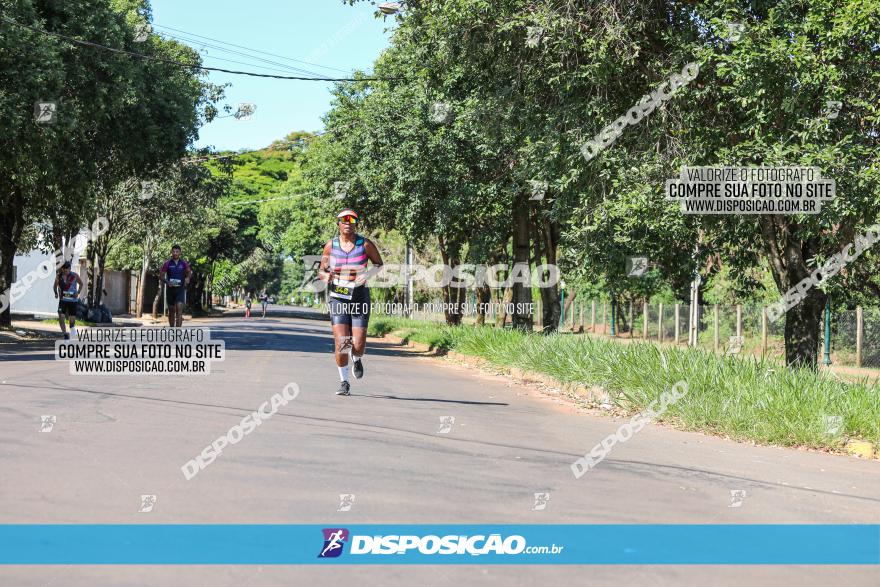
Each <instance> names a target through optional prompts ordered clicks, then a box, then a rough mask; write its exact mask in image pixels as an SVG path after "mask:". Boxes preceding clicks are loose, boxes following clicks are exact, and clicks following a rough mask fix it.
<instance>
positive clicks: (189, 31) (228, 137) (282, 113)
mask: <svg viewBox="0 0 880 587" xmlns="http://www.w3.org/2000/svg"><path fill="white" fill-rule="evenodd" d="M152 9H153V32H155V33H158V34H161V35H162V36H164V37H170V36H171V35H174V36H175V37H178V40H181V38H186V39H187V40H184V42H186V43H187V44H188V45H190V46H192V47H193V48H195V49H197V50H199V51H200V52H202V59H203V63H204V65H206V66H215V67H223V68H226V69H237V70H246V71H255V72H260V73H275V74H279V75H294V76H296V75H299V76H312V75H314V74H319V76H320V77H347V73H348V74H350V72H351V71H352V70H353V69H361V70H365V71H372V63H373V61H374V60H375V59H376V57H378V56H379V54H380V53H381V51H382V50H383V49H384V48H385V47H387V46H388V39H389V37H390V32H386V29H390V28H391V27H393V26H394V20H393V17H389V18H388V19H387V20H385V21H383V20H382V19H381V18H379V19H376V18H374V14H375V13H376V9H375V7H374V6H373V5H371V4H369V3H366V2H359V3H357V4H355V5H354V6H348V5H345V4H343V3H342V1H341V0H312V1H308V2H307V1H305V0H272V1H270V0H246V1H238V2H233V1H231V0H210V1H209V0H152ZM172 29H177V30H172ZM180 31H185V33H183V32H180ZM192 35H200V36H201V37H210V38H212V39H217V40H220V41H223V42H225V43H233V44H235V45H241V46H243V47H247V48H248V49H255V50H259V51H265V52H268V53H274V54H277V55H280V56H282V57H286V58H290V59H297V60H301V61H308V62H311V63H313V64H317V65H320V66H324V67H326V68H335V69H325V68H321V67H316V66H315V65H306V64H304V63H298V62H295V61H289V60H286V59H283V58H279V57H275V56H271V55H264V54H253V53H252V52H250V51H248V50H246V49H241V48H238V47H229V46H228V45H223V44H221V43H218V42H217V41H213V40H207V39H195V38H194V37H193V36H192ZM209 45H214V46H221V47H226V48H227V49H229V50H232V51H240V52H243V53H249V55H250V56H243V55H235V54H231V53H229V52H227V51H222V50H220V49H217V48H216V47H212V46H209ZM255 57H258V58H261V59H266V60H270V61H274V62H276V63H278V64H282V65H283V66H287V67H295V68H301V69H305V70H308V71H309V72H310V73H304V72H301V71H300V72H297V71H277V70H279V69H282V67H280V66H279V65H275V64H269V63H264V62H259V61H256V59H255ZM227 60H233V61H239V62H244V64H242V63H233V62H231V61H227ZM264 68H270V69H264ZM337 70H342V71H337ZM346 72H347V73H346ZM210 80H211V81H212V82H213V83H216V84H222V83H226V82H230V83H231V84H232V86H231V87H229V88H227V89H226V99H225V101H224V103H227V104H230V105H231V106H232V107H233V110H235V109H236V108H237V107H238V104H239V103H242V102H245V103H253V104H255V105H256V111H255V112H254V115H253V118H252V119H251V120H250V121H248V122H240V121H237V120H236V119H235V118H232V117H229V118H222V119H218V120H215V121H214V122H212V123H211V124H209V125H206V126H204V127H203V128H202V129H201V130H200V132H199V141H198V142H197V143H196V146H198V147H206V146H211V147H213V148H215V149H221V150H222V149H243V148H246V149H257V148H261V147H265V146H267V145H268V144H269V143H271V142H272V141H273V140H276V139H280V138H282V137H284V135H286V134H287V133H289V132H291V131H294V130H308V131H318V130H321V129H322V128H323V124H322V122H321V116H322V115H323V114H324V113H326V112H327V111H328V110H329V109H330V98H331V96H330V88H331V87H332V84H331V83H328V82H313V81H292V80H277V79H270V78H253V77H246V76H240V75H232V74H226V73H219V72H211V73H210Z"/></svg>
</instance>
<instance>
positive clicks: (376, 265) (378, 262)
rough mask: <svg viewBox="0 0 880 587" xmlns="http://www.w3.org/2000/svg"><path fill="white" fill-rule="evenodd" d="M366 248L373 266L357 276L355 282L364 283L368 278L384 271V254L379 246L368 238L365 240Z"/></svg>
mask: <svg viewBox="0 0 880 587" xmlns="http://www.w3.org/2000/svg"><path fill="white" fill-rule="evenodd" d="M364 250H365V251H366V253H367V259H369V260H370V262H371V263H372V264H373V266H372V267H370V268H369V269H367V270H366V271H364V273H363V275H359V276H358V277H357V279H356V280H355V283H357V284H358V285H363V284H364V283H366V282H367V280H368V279H370V278H372V277H375V276H376V275H379V274H380V273H381V272H382V266H383V265H384V263H383V262H382V255H381V253H379V248H378V247H377V246H376V245H374V244H373V241H371V240H370V239H366V240H365V242H364Z"/></svg>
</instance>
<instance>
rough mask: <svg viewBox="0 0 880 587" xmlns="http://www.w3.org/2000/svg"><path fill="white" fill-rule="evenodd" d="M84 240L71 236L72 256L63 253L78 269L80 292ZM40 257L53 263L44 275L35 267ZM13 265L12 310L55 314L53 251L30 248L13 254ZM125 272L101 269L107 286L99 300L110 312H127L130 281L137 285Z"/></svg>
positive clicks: (85, 281)
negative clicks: (29, 275)
mask: <svg viewBox="0 0 880 587" xmlns="http://www.w3.org/2000/svg"><path fill="white" fill-rule="evenodd" d="M86 244H87V239H86V237H85V236H84V235H83V234H80V235H78V236H77V237H76V239H74V246H73V251H72V253H73V256H72V257H71V256H70V254H68V255H66V256H65V259H67V260H70V259H72V269H73V270H74V271H75V272H77V273H79V276H80V278H81V279H82V280H83V292H87V291H88V288H89V276H88V274H87V272H86V260H85V259H83V258H82V254H83V251H84V250H85V247H86ZM44 261H48V262H50V263H51V264H52V267H53V270H52V272H51V274H50V275H48V276H46V271H40V270H38V269H37V267H38V266H39V265H40V263H43V262H44ZM13 266H14V267H15V272H16V280H17V281H16V282H15V284H14V285H13V286H12V288H11V290H10V293H11V294H13V295H11V296H10V298H11V299H12V304H11V310H12V312H13V313H16V314H36V315H49V316H56V315H57V314H58V298H56V297H55V294H54V293H53V291H52V285H53V284H54V283H55V275H56V273H55V270H54V267H55V256H54V254H52V253H42V252H40V251H31V252H30V253H27V254H24V255H16V256H15V258H14V259H13ZM44 267H45V266H44ZM28 274H31V277H26V276H27V275H28ZM129 274H130V272H129V271H105V272H104V289H105V290H107V298H106V299H104V300H103V303H104V304H105V305H106V306H107V307H108V308H110V312H112V313H113V315H114V316H115V315H118V314H127V313H128V312H129V300H130V299H133V297H134V296H133V295H131V292H130V289H129V288H130V287H132V285H134V286H136V285H137V280H136V279H135V278H130V277H129ZM28 282H30V286H29V287H28V286H27V285H26V284H27V283H28ZM82 295H83V296H84V295H85V294H82ZM151 302H152V300H151Z"/></svg>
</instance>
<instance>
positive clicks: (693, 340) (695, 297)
mask: <svg viewBox="0 0 880 587" xmlns="http://www.w3.org/2000/svg"><path fill="white" fill-rule="evenodd" d="M702 237H703V231H702V230H701V231H700V233H699V236H698V237H697V242H696V244H695V245H694V280H693V281H692V282H691V311H690V320H689V322H690V323H691V324H690V330H689V332H688V346H691V347H695V346H697V339H698V337H699V334H700V284H701V283H702V278H701V277H700V265H699V261H700V241H701V240H702Z"/></svg>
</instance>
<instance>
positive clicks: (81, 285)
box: [76, 273, 85, 297]
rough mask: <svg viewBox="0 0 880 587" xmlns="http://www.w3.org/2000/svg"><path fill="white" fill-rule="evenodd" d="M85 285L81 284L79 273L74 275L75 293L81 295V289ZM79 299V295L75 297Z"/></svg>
mask: <svg viewBox="0 0 880 587" xmlns="http://www.w3.org/2000/svg"><path fill="white" fill-rule="evenodd" d="M84 287H85V284H84V283H83V280H82V277H80V276H79V273H77V274H76V291H77V292H79V293H80V294H82V292H83V288H84ZM77 297H79V295H78V296H77Z"/></svg>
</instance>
